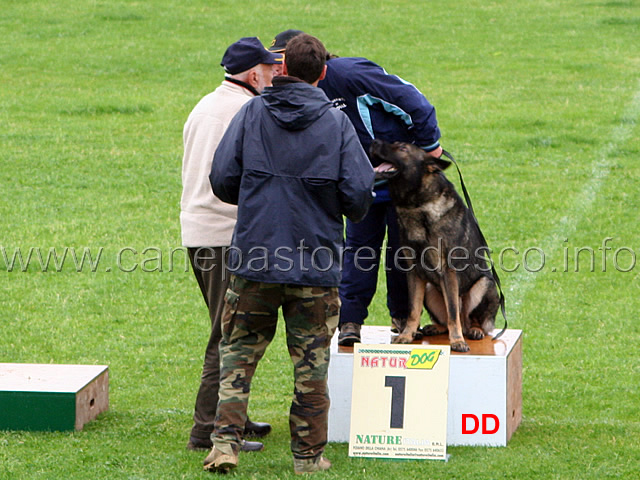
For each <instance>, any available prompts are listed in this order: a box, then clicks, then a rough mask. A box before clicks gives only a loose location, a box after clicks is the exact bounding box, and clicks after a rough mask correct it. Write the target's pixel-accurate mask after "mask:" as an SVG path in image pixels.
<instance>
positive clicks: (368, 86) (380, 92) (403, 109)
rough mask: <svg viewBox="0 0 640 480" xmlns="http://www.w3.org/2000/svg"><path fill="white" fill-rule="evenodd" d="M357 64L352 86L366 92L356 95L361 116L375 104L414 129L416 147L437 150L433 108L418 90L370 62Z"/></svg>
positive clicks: (438, 136)
mask: <svg viewBox="0 0 640 480" xmlns="http://www.w3.org/2000/svg"><path fill="white" fill-rule="evenodd" d="M359 65H360V66H359V68H354V74H353V76H352V78H353V80H352V81H353V85H352V88H355V89H356V90H357V91H362V92H366V93H364V94H361V95H359V96H358V98H357V101H358V109H359V111H360V112H361V116H362V115H366V111H367V109H368V107H370V106H372V105H376V104H378V105H380V106H381V107H382V108H384V109H385V110H386V111H387V112H389V113H392V114H395V115H396V116H397V117H398V118H399V120H400V121H401V122H403V123H404V124H405V125H406V126H407V127H408V128H411V129H412V130H413V134H414V135H415V138H416V144H417V145H418V146H420V147H422V148H424V149H426V150H427V151H430V150H434V149H436V148H437V147H438V146H439V145H440V143H439V140H440V129H439V128H438V121H437V119H436V109H435V107H434V106H433V105H431V103H429V100H427V99H426V97H425V96H424V95H423V94H422V93H421V92H420V90H418V89H417V88H416V87H415V86H414V85H412V84H411V83H409V82H407V81H405V80H403V79H402V78H400V77H398V76H397V75H390V74H388V73H387V72H386V71H385V70H384V69H383V68H382V67H380V66H379V65H377V64H375V63H373V62H371V61H364V62H361V63H360V64H359ZM363 121H364V119H363ZM365 124H366V121H365Z"/></svg>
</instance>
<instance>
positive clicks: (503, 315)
mask: <svg viewBox="0 0 640 480" xmlns="http://www.w3.org/2000/svg"><path fill="white" fill-rule="evenodd" d="M442 155H444V156H445V157H447V158H448V159H449V160H451V162H452V163H453V164H454V165H455V166H456V169H457V170H458V175H459V176H460V186H461V187H462V193H463V194H464V199H465V201H466V202H467V206H468V207H469V211H470V212H471V217H472V218H473V221H474V222H476V227H478V233H479V234H480V238H481V239H482V241H483V243H484V244H485V245H487V240H486V239H485V238H484V235H483V234H482V230H481V229H480V224H479V223H478V219H477V218H476V214H475V212H474V211H473V205H472V204H471V198H469V193H468V192H467V187H466V186H465V184H464V179H463V178H462V171H460V167H459V166H458V163H457V162H456V160H455V159H454V158H453V155H451V154H450V153H449V152H447V151H446V150H444V149H443V150H442ZM487 257H488V259H489V264H490V265H491V273H492V274H493V278H494V280H495V282H496V285H497V287H498V293H499V294H500V310H501V311H502V317H503V318H504V328H503V329H502V330H501V331H500V332H499V333H498V334H497V335H496V336H495V337H493V338H492V340H497V339H499V338H500V337H501V336H502V334H503V333H504V332H505V330H506V329H507V325H508V322H507V314H506V309H505V306H504V293H503V292H502V285H501V284H500V277H498V273H497V272H496V268H495V267H494V265H493V261H492V260H491V254H490V253H489V251H488V250H487Z"/></svg>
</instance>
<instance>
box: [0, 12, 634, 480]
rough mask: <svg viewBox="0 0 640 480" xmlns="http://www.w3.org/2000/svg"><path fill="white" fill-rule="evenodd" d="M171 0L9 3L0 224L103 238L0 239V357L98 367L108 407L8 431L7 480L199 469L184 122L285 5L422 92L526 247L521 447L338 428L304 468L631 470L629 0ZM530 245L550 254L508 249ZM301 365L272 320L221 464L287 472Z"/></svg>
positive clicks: (288, 18) (501, 474) (195, 473)
mask: <svg viewBox="0 0 640 480" xmlns="http://www.w3.org/2000/svg"><path fill="white" fill-rule="evenodd" d="M183 3H184V5H182V4H178V3H175V2H168V1H159V0H158V1H151V2H134V1H130V2H129V1H119V2H105V1H91V2H86V1H82V2H81V1H77V0H68V1H66V2H41V1H12V0H0V10H1V11H2V15H0V85H1V86H2V87H1V88H0V162H1V163H0V165H1V167H2V168H0V186H1V190H0V191H1V192H2V194H3V201H2V202H0V219H1V221H0V246H1V247H3V248H4V252H5V253H6V254H7V255H8V256H9V257H11V256H12V255H13V253H14V252H15V251H16V249H20V251H22V253H23V255H24V256H25V257H26V254H27V252H28V251H29V249H30V248H32V247H33V248H40V249H41V250H42V252H43V254H44V255H45V256H46V252H48V251H49V250H50V249H51V248H55V249H56V251H58V252H62V249H64V248H65V247H69V248H73V249H75V250H76V251H77V252H78V254H79V255H80V254H81V252H82V251H83V249H84V248H90V249H91V251H92V253H93V254H94V255H96V254H97V252H98V249H100V248H102V249H103V256H102V257H101V261H100V263H99V264H98V265H97V267H96V268H95V271H91V269H90V268H88V267H87V268H85V269H84V270H83V271H82V272H81V273H77V272H76V271H75V268H74V267H73V265H71V264H69V263H67V264H66V266H65V267H64V268H62V269H61V271H55V270H56V269H55V268H49V269H48V271H46V272H43V271H42V268H40V267H39V266H38V265H37V264H36V263H32V264H31V266H29V267H28V268H25V271H22V269H20V268H13V269H9V268H8V267H7V264H6V262H5V261H4V257H3V255H2V254H1V253H0V285H1V286H2V290H1V291H2V296H1V299H0V306H1V308H0V362H26V363H32V362H33V363H37V362H43V363H81V364H85V363H86V364H108V365H109V367H110V374H111V381H110V410H109V411H108V412H107V413H106V414H103V415H101V416H100V417H99V419H97V420H96V421H94V422H91V423H89V424H88V425H86V427H85V429H84V430H83V431H81V432H74V433H28V432H0V479H23V478H24V479H58V478H68V479H86V478H104V479H107V478H108V479H164V478H166V479H175V478H211V475H210V474H207V473H204V472H201V461H202V458H203V455H202V454H200V453H193V452H187V451H186V450H185V449H184V445H185V444H186V441H187V436H188V432H189V429H190V426H191V414H192V408H193V402H194V399H195V393H196V389H197V386H198V381H199V375H200V368H201V362H202V354H203V350H204V347H205V344H206V339H207V338H208V332H207V327H208V318H207V314H206V312H205V308H204V305H203V302H202V300H201V298H200V294H199V292H198V289H197V285H196V283H195V281H194V278H193V275H192V274H191V272H189V271H185V270H186V269H185V263H184V257H181V256H180V251H179V250H178V251H177V253H176V254H175V258H174V260H175V262H174V264H173V265H171V263H170V261H169V256H170V253H171V251H172V250H174V249H177V248H178V247H179V245H180V231H179V221H178V214H179V198H180V190H181V187H180V164H181V155H182V126H183V124H184V121H185V120H186V117H187V115H188V114H189V112H190V111H191V109H192V108H193V106H194V105H195V103H196V102H197V101H198V100H199V99H200V97H201V96H203V95H204V94H206V93H208V92H209V91H211V90H212V89H213V88H215V87H216V86H217V85H218V84H219V82H220V80H221V78H222V71H221V69H220V67H219V66H218V64H219V59H220V57H221V56H222V53H223V51H224V49H225V47H226V46H227V45H228V44H229V43H231V42H233V41H235V40H237V39H238V38H239V37H241V36H247V35H258V36H260V38H261V39H262V40H263V42H264V43H268V42H269V41H270V40H271V38H272V37H273V35H275V34H276V33H277V32H279V31H281V30H284V29H286V28H299V29H303V30H305V31H308V32H310V33H312V34H315V35H317V36H318V37H319V38H321V39H322V40H323V41H324V43H325V45H326V46H327V48H328V49H329V50H330V51H333V52H336V53H338V54H340V55H343V56H347V55H357V56H367V57H369V58H371V59H372V60H374V61H377V62H378V63H380V64H381V65H383V66H384V67H385V68H386V69H387V70H388V71H389V72H391V73H396V74H398V75H400V76H402V77H403V78H405V79H406V80H409V81H411V82H412V83H414V84H415V85H416V86H418V87H419V88H420V89H421V90H422V91H423V92H425V94H426V95H427V97H428V98H429V99H430V100H431V101H432V103H433V104H434V105H436V108H437V111H438V118H439V122H440V126H441V129H442V132H443V138H442V143H443V145H444V147H445V148H446V149H447V150H449V151H450V152H452V153H453V154H454V155H455V156H456V158H457V159H458V161H459V162H460V164H461V166H462V169H463V172H464V175H465V180H466V183H467V186H468V188H469V190H470V192H471V196H472V198H473V200H474V205H475V207H476V210H477V213H478V216H479V219H480V223H481V225H482V227H483V230H484V231H485V234H486V236H487V238H488V240H489V244H490V246H491V247H492V248H493V250H494V252H495V254H494V256H496V258H497V254H499V253H500V252H501V251H503V250H504V249H506V248H510V247H513V248H515V249H517V250H518V251H519V252H520V255H519V256H516V255H514V254H511V253H508V254H505V255H504V256H503V260H504V264H503V266H504V267H506V269H508V270H511V269H513V267H514V265H515V264H516V262H518V263H519V264H520V268H519V269H517V270H516V271H514V272H509V271H506V269H502V271H501V277H502V280H503V283H504V287H505V291H506V294H507V310H508V312H509V320H510V326H511V327H513V328H519V329H522V330H523V331H524V372H523V373H524V384H523V387H524V394H523V395H524V400H523V401H524V405H523V409H524V412H523V413H524V419H523V422H522V424H521V426H520V428H519V429H518V430H517V432H516V434H515V435H514V437H513V438H512V440H511V442H510V443H509V446H508V447H506V448H471V447H464V448H462V447H450V448H449V449H448V451H449V453H450V454H451V458H450V461H449V462H448V463H441V462H429V461H407V462H385V461H378V460H368V459H351V458H349V457H348V456H347V446H346V445H345V444H331V445H329V447H328V451H327V456H328V457H329V458H330V459H331V460H332V461H333V463H334V467H333V469H332V470H331V471H330V472H328V473H326V474H323V475H318V476H319V477H321V478H325V477H326V478H350V477H352V478H365V477H366V478H389V477H392V476H393V477H395V478H407V479H409V478H411V479H413V478H434V479H435V478H449V479H497V478H511V479H518V480H520V479H562V480H564V479H609V478H611V479H614V478H616V479H617V478H625V479H635V478H638V477H640V466H639V465H640V464H639V462H638V458H640V421H639V419H640V391H639V385H640V369H639V367H638V344H639V342H640V327H639V323H638V321H637V319H636V314H637V312H638V311H639V310H640V279H639V278H640V274H639V273H638V272H639V271H640V270H639V269H640V267H639V266H637V265H635V263H639V262H640V244H639V243H638V242H639V239H638V227H637V217H638V214H637V212H638V209H639V208H640V197H639V195H638V192H639V191H640V180H639V179H640V162H639V161H638V158H639V156H640V147H639V144H638V139H639V138H640V128H639V127H638V117H639V116H640V76H639V75H638V72H639V71H640V55H639V54H638V52H640V37H639V36H638V25H639V23H640V2H639V1H637V0H628V1H607V0H594V1H587V2H584V1H578V0H560V1H557V0H556V1H553V2H551V1H537V2H529V1H524V0H514V1H510V2H485V1H479V0H465V1H457V0H454V1H450V2H415V1H414V2H409V1H404V0H398V1H387V2H382V1H352V0H347V1H343V2H337V1H328V2H316V3H313V2H306V1H301V0H290V1H287V2H284V1H280V0H276V1H272V2H255V1H244V2H237V1H227V0H222V1H216V2H206V1H193V2H183ZM450 177H453V173H452V174H450ZM607 237H611V238H612V240H610V241H609V242H608V246H610V247H612V250H610V251H607V252H606V254H607V258H606V260H607V268H606V271H603V268H602V254H603V252H602V251H600V250H598V248H599V247H601V245H602V242H603V239H605V238H607ZM532 247H536V248H539V249H541V250H542V251H544V253H545V262H544V265H540V264H541V262H540V259H539V258H538V257H536V256H535V252H533V253H531V257H530V258H529V260H530V261H531V264H532V265H529V267H532V266H533V267H538V266H541V267H542V268H541V269H540V271H538V272H533V271H529V272H528V271H526V270H525V269H524V266H523V265H522V263H523V258H522V254H523V253H524V252H525V251H527V249H531V248H532ZM587 247H588V248H591V249H592V250H593V251H594V261H595V268H594V269H593V270H594V271H590V270H591V269H590V268H589V267H590V265H589V263H590V261H589V260H590V259H589V258H588V257H587V255H586V254H584V253H583V254H581V256H580V263H579V267H580V268H579V271H577V272H576V271H575V270H576V268H575V262H574V261H573V259H574V252H575V250H576V249H581V248H587ZM565 249H566V250H565ZM625 249H631V250H632V251H633V253H634V255H635V257H638V258H634V257H633V256H632V255H631V253H630V250H625ZM565 251H566V252H567V255H568V257H567V258H568V259H569V262H568V265H567V268H565V267H564V262H565V260H564V258H565ZM616 251H617V257H615V255H616ZM160 253H162V259H161V260H160V259H159V254H160ZM614 257H615V258H617V260H618V261H619V264H618V267H619V268H617V269H616V268H615V265H614ZM118 259H120V264H119V263H118ZM134 267H137V268H135V269H134ZM629 267H633V268H629ZM534 269H537V268H534ZM554 269H555V271H554ZM9 270H12V271H9ZM125 270H131V271H125ZM530 270H532V268H530ZM565 270H566V271H565ZM622 270H629V271H627V272H625V271H622ZM384 293H385V292H384V282H383V281H381V282H380V292H379V294H378V295H377V296H376V299H375V301H374V305H373V306H372V309H371V318H370V319H369V321H370V323H372V324H381V325H386V324H388V322H389V319H388V318H387V316H386V315H387V314H386V312H385V295H384ZM290 375H291V366H290V361H289V360H288V358H287V354H286V349H285V347H284V344H283V335H282V331H280V332H279V335H278V336H277V339H276V340H275V341H274V344H273V345H272V346H271V348H270V350H269V351H268V354H267V356H266V357H265V359H264V360H263V361H262V363H261V364H260V367H259V370H258V373H257V376H256V379H255V383H254V388H253V397H252V402H251V405H250V413H251V414H252V416H253V417H254V418H256V419H258V420H263V421H269V422H271V423H272V424H273V425H274V432H273V434H272V435H271V436H270V437H269V438H268V439H267V440H266V445H267V449H266V450H265V452H264V453H261V454H257V455H243V456H242V459H241V460H242V463H241V465H240V467H239V468H238V470H237V473H235V474H233V475H232V477H237V478H256V479H258V478H292V477H293V473H292V469H291V460H290V452H289V441H288V436H289V434H288V423H287V415H288V406H289V398H290V392H291V388H292V387H291V380H290ZM425 408H428V405H426V406H425Z"/></svg>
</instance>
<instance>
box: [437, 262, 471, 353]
mask: <svg viewBox="0 0 640 480" xmlns="http://www.w3.org/2000/svg"><path fill="white" fill-rule="evenodd" d="M442 283H443V286H444V297H445V302H444V304H445V306H446V307H447V326H448V327H449V343H451V350H453V351H455V352H468V351H469V345H467V342H465V340H464V337H463V336H462V325H461V324H460V296H459V294H458V292H459V288H458V276H457V275H456V271H455V270H452V269H449V268H447V269H446V270H445V272H444V275H443V282H442Z"/></svg>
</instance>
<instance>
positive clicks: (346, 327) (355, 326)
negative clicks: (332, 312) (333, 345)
mask: <svg viewBox="0 0 640 480" xmlns="http://www.w3.org/2000/svg"><path fill="white" fill-rule="evenodd" d="M360 327H362V325H360V324H359V323H353V322H346V323H343V324H341V325H340V334H339V335H338V345H341V346H343V347H351V346H353V344H354V343H360Z"/></svg>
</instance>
